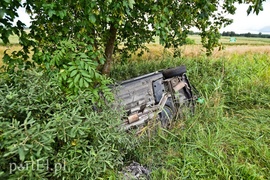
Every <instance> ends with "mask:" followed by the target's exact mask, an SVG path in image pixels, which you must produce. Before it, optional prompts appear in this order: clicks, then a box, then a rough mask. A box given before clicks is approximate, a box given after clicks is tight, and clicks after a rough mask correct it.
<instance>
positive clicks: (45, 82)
mask: <svg viewBox="0 0 270 180" xmlns="http://www.w3.org/2000/svg"><path fill="white" fill-rule="evenodd" d="M4 76H5V77H4ZM2 77H4V78H2V80H1V81H0V140H1V143H0V178H1V179H7V178H10V179H18V178H19V179H80V178H82V177H87V178H88V179H97V178H108V177H113V176H114V175H115V174H114V172H115V171H116V170H117V168H119V166H120V165H121V164H122V161H123V158H124V157H125V155H126V153H127V152H128V151H129V150H131V149H132V146H133V145H134V142H132V141H131V139H130V138H129V137H128V135H127V133H125V132H123V131H120V130H119V128H118V127H119V123H120V117H121V113H119V112H116V111H114V110H108V109H106V107H103V108H104V110H103V111H102V112H96V111H94V110H93V109H94V106H93V105H91V103H90V99H91V95H90V94H89V93H85V92H81V93H79V95H77V96H74V97H70V96H66V95H65V94H64V93H62V91H61V89H60V88H59V87H58V85H57V84H56V83H55V81H54V80H53V78H50V77H48V76H46V74H43V73H42V72H35V71H24V72H20V73H16V74H13V75H3V76H2Z"/></svg>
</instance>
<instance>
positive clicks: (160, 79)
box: [114, 66, 196, 129]
mask: <svg viewBox="0 0 270 180" xmlns="http://www.w3.org/2000/svg"><path fill="white" fill-rule="evenodd" d="M114 92H115V99H116V103H115V106H116V107H122V108H124V110H125V111H126V117H125V119H124V122H123V127H124V129H130V128H132V127H138V126H142V125H144V124H145V123H146V122H148V121H149V120H152V119H158V120H160V121H161V125H162V126H168V125H169V124H170V122H171V120H172V119H173V118H175V117H176V116H178V115H179V116H180V117H181V114H182V113H183V110H184V109H188V111H191V113H193V112H194V105H195V99H196V97H195V96H194V95H193V89H192V86H191V85H190V83H189V80H188V77H187V75H186V67H185V66H179V67H175V68H171V69H166V70H161V71H157V72H153V73H149V74H146V75H142V76H139V77H136V78H133V79H130V80H126V81H123V82H121V83H120V84H119V86H117V87H115V88H114Z"/></svg>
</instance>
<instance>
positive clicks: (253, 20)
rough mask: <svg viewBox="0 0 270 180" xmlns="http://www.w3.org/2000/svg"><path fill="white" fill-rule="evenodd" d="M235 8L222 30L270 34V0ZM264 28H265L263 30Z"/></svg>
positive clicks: (21, 13) (23, 14) (25, 19)
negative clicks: (254, 8)
mask: <svg viewBox="0 0 270 180" xmlns="http://www.w3.org/2000/svg"><path fill="white" fill-rule="evenodd" d="M236 6H237V10H236V13H235V14H234V15H228V16H227V17H229V18H232V19H233V23H232V24H231V25H229V26H227V27H225V28H223V29H221V30H220V32H223V31H234V32H235V33H248V32H250V33H259V32H262V33H267V34H270V0H266V2H264V3H263V8H264V10H263V11H261V12H260V13H259V15H258V16H257V15H256V14H253V13H251V14H250V15H249V16H247V12H246V11H247V9H248V5H236ZM18 13H19V16H20V17H19V18H18V19H20V20H21V21H22V22H23V23H25V24H26V26H27V27H29V26H30V18H29V16H28V15H27V14H26V12H25V11H24V9H22V8H20V9H19V10H18ZM264 29H265V30H264Z"/></svg>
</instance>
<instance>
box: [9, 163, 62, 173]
mask: <svg viewBox="0 0 270 180" xmlns="http://www.w3.org/2000/svg"><path fill="white" fill-rule="evenodd" d="M30 169H31V170H32V171H50V172H54V173H57V172H59V171H65V170H66V162H65V161H63V162H61V163H60V162H59V163H53V164H52V163H49V160H48V159H38V160H36V161H26V162H21V163H19V164H18V163H9V173H10V174H13V173H15V172H16V171H24V170H30Z"/></svg>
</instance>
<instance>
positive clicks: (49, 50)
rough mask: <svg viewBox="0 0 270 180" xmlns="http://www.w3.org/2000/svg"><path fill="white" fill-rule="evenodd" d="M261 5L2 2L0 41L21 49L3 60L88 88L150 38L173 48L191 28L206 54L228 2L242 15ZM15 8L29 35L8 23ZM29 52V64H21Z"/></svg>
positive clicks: (150, 0)
mask: <svg viewBox="0 0 270 180" xmlns="http://www.w3.org/2000/svg"><path fill="white" fill-rule="evenodd" d="M263 1H264V0H246V1H242V0H232V1H218V0H211V1H208V0H200V1H198V0H182V1H179V0H138V1H134V0H117V1H112V0H92V1H86V0H78V1H71V0H57V1H55V0H41V1H40V0H26V1H23V3H22V2H21V0H12V1H11V0H4V1H1V3H0V27H1V29H0V32H1V39H2V40H3V42H4V43H8V42H9V41H8V37H9V36H10V35H11V34H16V35H18V36H19V38H20V44H21V45H22V47H23V48H22V50H21V51H19V52H14V53H13V54H12V56H11V57H10V56H8V55H7V54H6V55H5V57H4V61H5V62H6V63H7V64H8V65H9V68H11V67H12V65H14V64H16V65H17V64H19V65H21V66H22V67H25V68H27V67H29V66H31V65H33V64H39V65H45V66H46V67H47V68H56V69H58V71H61V72H67V73H63V74H64V75H63V77H64V79H68V78H65V76H71V77H73V80H74V79H76V80H79V82H80V80H81V79H82V78H81V77H88V78H90V79H88V80H85V79H83V80H82V81H81V83H79V84H81V85H82V84H85V85H86V86H88V84H89V83H90V84H91V83H92V80H91V78H94V77H95V76H98V75H99V73H98V72H101V73H102V74H109V72H110V67H111V63H112V61H113V55H114V53H116V52H120V54H121V55H122V56H123V57H128V56H129V55H130V54H131V53H133V52H135V51H137V50H138V49H143V48H146V47H145V43H149V42H152V41H154V39H153V37H154V36H158V37H159V39H160V43H161V44H162V45H163V46H164V47H165V48H168V47H174V48H177V47H178V46H181V45H183V44H184V43H185V40H186V38H187V35H188V32H189V30H190V28H191V27H197V28H198V29H199V30H200V31H201V33H200V35H201V37H202V43H203V46H204V47H205V48H206V49H207V50H208V51H207V53H208V54H210V53H211V51H212V50H213V48H214V47H215V46H217V45H218V39H219V36H220V33H219V29H220V28H221V27H222V26H226V25H228V24H230V23H232V20H230V19H227V18H226V17H225V15H226V14H234V12H235V10H236V8H235V4H234V3H250V7H249V9H248V13H250V12H251V11H253V12H256V13H259V11H260V10H262V3H263ZM19 7H24V8H25V9H26V11H27V12H28V13H29V14H30V15H31V20H32V25H31V26H30V29H31V31H30V33H29V34H27V33H26V32H25V31H24V30H23V28H24V27H25V25H24V24H23V23H22V22H20V21H18V22H17V24H16V26H13V25H12V21H13V20H14V19H15V18H16V17H17V16H18V14H17V12H16V10H17V9H18V8H19ZM220 9H222V10H221V11H220ZM119 44H122V46H121V48H119V46H118V45H119ZM30 50H31V51H33V53H32V54H33V56H32V59H33V61H26V60H29V54H30ZM22 60H24V61H22ZM86 60H88V61H86ZM79 66H80V68H79ZM78 68H79V69H78ZM96 69H97V70H98V71H96ZM74 70H77V72H81V71H83V72H84V73H81V74H79V73H75V72H74ZM72 72H73V74H71V73H72ZM76 77H77V78H76ZM97 80H100V79H99V78H97ZM70 82H71V81H70ZM74 84H75V85H76V83H75V82H74V81H73V85H74ZM69 85H70V86H72V83H69ZM78 86H79V85H78ZM82 86H83V85H82Z"/></svg>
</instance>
